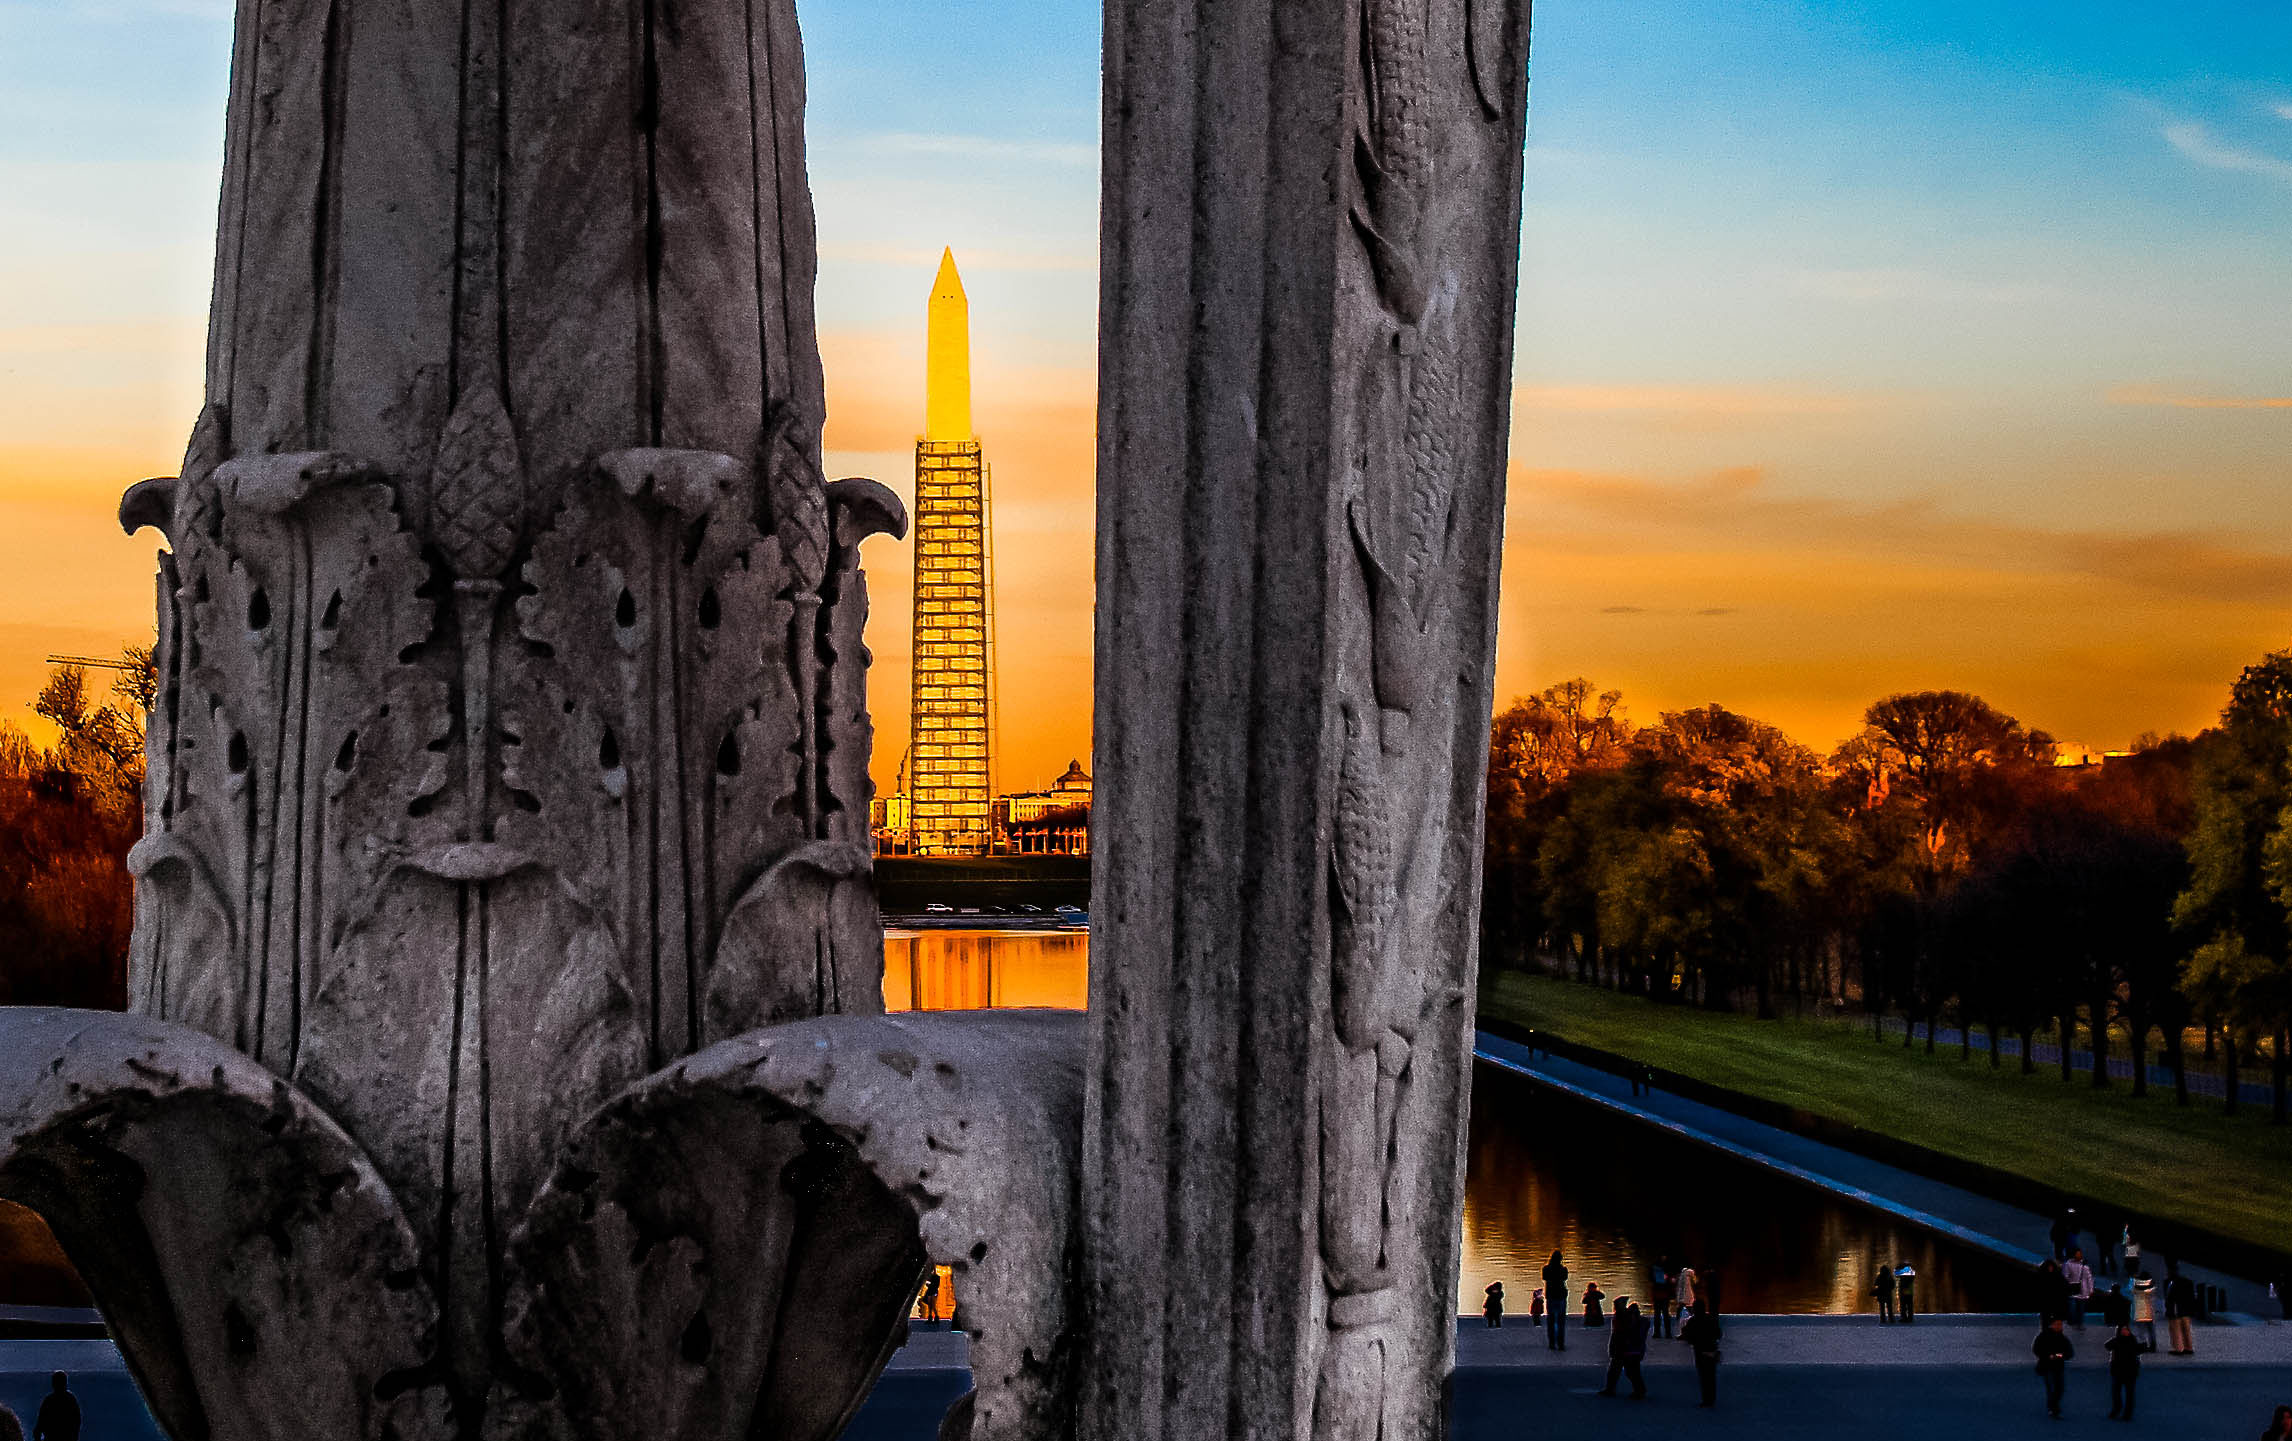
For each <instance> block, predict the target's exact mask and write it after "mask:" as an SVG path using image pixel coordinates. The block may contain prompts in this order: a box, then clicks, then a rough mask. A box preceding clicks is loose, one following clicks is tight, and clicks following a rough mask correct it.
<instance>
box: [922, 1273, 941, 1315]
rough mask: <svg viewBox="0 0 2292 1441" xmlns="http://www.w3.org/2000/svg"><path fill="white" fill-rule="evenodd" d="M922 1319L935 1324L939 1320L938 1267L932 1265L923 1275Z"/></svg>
mask: <svg viewBox="0 0 2292 1441" xmlns="http://www.w3.org/2000/svg"><path fill="white" fill-rule="evenodd" d="M923 1319H924V1320H926V1321H930V1322H933V1323H934V1324H936V1323H937V1322H938V1320H939V1268H938V1267H937V1266H934V1267H932V1268H931V1269H930V1270H929V1271H927V1272H925V1273H924V1276H923Z"/></svg>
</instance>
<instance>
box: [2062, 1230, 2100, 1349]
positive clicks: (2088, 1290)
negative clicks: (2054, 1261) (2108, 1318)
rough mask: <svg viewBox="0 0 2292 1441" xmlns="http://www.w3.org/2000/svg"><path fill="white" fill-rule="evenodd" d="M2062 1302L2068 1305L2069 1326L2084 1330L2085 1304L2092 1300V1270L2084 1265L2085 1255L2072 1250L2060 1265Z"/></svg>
mask: <svg viewBox="0 0 2292 1441" xmlns="http://www.w3.org/2000/svg"><path fill="white" fill-rule="evenodd" d="M2061 1285H2062V1290H2063V1292H2064V1295H2063V1298H2062V1299H2063V1300H2065V1301H2066V1302H2067V1303H2068V1309H2069V1324H2070V1325H2072V1326H2075V1327H2076V1328H2077V1329H2078V1330H2080V1331H2082V1330H2084V1329H2085V1303H2086V1302H2088V1301H2091V1300H2092V1299H2093V1268H2092V1267H2091V1266H2088V1265H2086V1264H2085V1253H2084V1252H2083V1251H2079V1250H2072V1251H2071V1252H2070V1253H2069V1259H2068V1260H2067V1261H2064V1262H2063V1263H2062V1265H2061Z"/></svg>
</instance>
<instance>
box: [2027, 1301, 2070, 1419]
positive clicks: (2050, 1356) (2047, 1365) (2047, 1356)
mask: <svg viewBox="0 0 2292 1441" xmlns="http://www.w3.org/2000/svg"><path fill="white" fill-rule="evenodd" d="M2029 1350H2030V1354H2031V1355H2033V1356H2035V1357H2037V1379H2038V1380H2040V1381H2043V1382H2044V1383H2045V1414H2046V1415H2048V1416H2051V1417H2052V1418H2054V1419H2055V1420H2056V1421H2058V1420H2060V1419H2061V1388H2062V1386H2063V1384H2064V1383H2065V1382H2066V1381H2067V1379H2068V1375H2069V1358H2070V1357H2072V1356H2074V1355H2076V1354H2077V1348H2076V1347H2074V1346H2072V1345H2070V1344H2069V1338H2068V1337H2067V1336H2064V1335H2062V1334H2061V1318H2060V1317H2059V1316H2055V1317H2052V1318H2050V1319H2048V1320H2047V1321H2046V1323H2045V1327H2044V1329H2043V1330H2041V1331H2039V1332H2038V1333H2037V1339H2036V1340H2035V1341H2032V1342H2030V1343H2029Z"/></svg>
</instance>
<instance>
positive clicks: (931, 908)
mask: <svg viewBox="0 0 2292 1441" xmlns="http://www.w3.org/2000/svg"><path fill="white" fill-rule="evenodd" d="M923 914H925V915H927V916H951V915H954V914H955V908H954V907H953V906H951V905H948V904H947V903H946V902H944V901H930V902H927V903H926V904H925V905H924V907H923Z"/></svg>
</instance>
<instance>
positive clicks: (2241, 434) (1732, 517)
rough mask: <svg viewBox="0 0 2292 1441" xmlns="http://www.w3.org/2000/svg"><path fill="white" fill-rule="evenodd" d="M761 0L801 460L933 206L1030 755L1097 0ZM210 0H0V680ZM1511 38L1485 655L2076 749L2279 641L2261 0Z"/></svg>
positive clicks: (1584, 0) (157, 273) (894, 380)
mask: <svg viewBox="0 0 2292 1441" xmlns="http://www.w3.org/2000/svg"><path fill="white" fill-rule="evenodd" d="M802 16H803V21H804V26H805V32H806V42H807V48H808V51H809V54H810V59H811V98H812V110H811V117H810V136H811V145H812V166H813V183H814V188H815V191H816V194H817V197H818V203H819V212H820V226H821V246H822V256H823V259H822V268H821V294H820V307H819V309H820V318H821V326H822V331H823V347H824V349H825V351H826V353H827V356H828V360H829V365H830V392H831V395H830V398H831V412H832V413H831V419H830V430H829V443H830V446H831V450H832V452H833V453H832V455H831V466H832V467H833V468H835V469H837V470H838V471H839V473H844V472H851V471H865V472H869V473H874V474H877V475H880V476H882V477H883V478H885V479H887V480H890V481H893V482H895V483H898V482H904V481H905V479H906V470H907V467H908V465H909V460H908V457H907V454H906V447H907V445H908V443H909V441H910V440H911V438H912V433H913V430H914V427H915V424H916V423H917V421H918V420H919V418H920V410H921V374H922V369H921V354H922V352H921V340H922V317H923V301H924V297H925V295H926V293H927V291H928V288H929V284H930V277H931V272H932V268H933V266H934V264H935V263H936V260H937V256H938V253H939V250H940V247H941V246H943V245H952V246H953V247H954V248H955V251H956V254H957V257H958V259H959V260H960V261H961V262H962V264H963V268H964V275H965V280H966V282H967V285H968V287H969V290H970V294H971V299H972V315H973V324H974V329H975V334H976V343H977V349H978V370H979V377H978V383H979V400H978V411H979V424H980V428H981V431H982V434H983V436H984V438H985V439H986V441H987V443H988V446H989V451H990V455H991V456H992V457H993V458H994V461H995V464H996V485H997V503H998V521H999V524H998V556H999V560H1000V561H1001V565H1002V572H1001V576H1000V580H1001V587H1000V603H1001V610H1000V619H1001V625H1002V630H1003V636H1004V647H1003V656H1004V676H1003V697H1004V707H1005V715H1006V718H1008V717H1010V716H1012V715H1013V714H1014V713H1023V714H1026V715H1028V716H1030V717H1034V718H1036V724H1035V725H1034V726H1033V728H1032V729H1029V730H1026V731H1024V732H1021V731H1019V730H1014V731H1013V732H1012V733H1011V736H1010V739H1011V742H1012V743H1011V745H1010V746H1009V747H1008V748H1007V753H1006V761H1005V766H1004V777H1003V778H1004V780H1005V781H1006V782H1007V783H1009V784H1011V785H1014V786H1015V785H1021V784H1034V783H1036V782H1037V781H1038V780H1044V779H1047V778H1048V776H1049V775H1050V774H1055V772H1056V770H1057V769H1058V768H1059V767H1060V766H1063V764H1064V762H1065V760H1066V758H1067V756H1068V755H1069V754H1081V753H1086V752H1087V749H1088V713H1087V711H1088V688H1087V676H1088V643H1089V609H1088V606H1087V604H1086V603H1085V597H1086V596H1087V590H1088V583H1089V573H1090V535H1089V527H1090V514H1091V500H1090V486H1091V476H1090V434H1089V425H1090V404H1089V399H1090V391H1091V385H1092V363H1093V358H1094V354H1095V314H1094V311H1095V304H1096V277H1095V270H1094V265H1095V248H1096V202H1097V174H1096V164H1095V154H1096V144H1097V129H1098V57H1097V46H1098V28H1099V19H1098V12H1097V10H1096V9H1095V7H1091V6H1081V5H1064V4H1061V5H1040V4H1024V3H1003V4H988V3H972V0H964V3H953V4H924V3H920V0H897V3H854V0H845V3H836V4H806V5H804V6H802ZM228 30H229V15H228V10H227V8H226V7H224V6H222V5H219V4H216V3H213V0H101V3H92V0H91V3H81V0H0V196H4V197H5V198H4V199H0V218H4V219H5V222H6V223H5V224H0V267H4V268H5V273H6V274H7V275H8V276H9V277H10V283H9V284H8V285H7V286H6V287H4V288H0V575H15V576H16V577H17V579H16V580H14V581H12V582H8V583H9V584H10V585H12V587H13V590H14V593H13V594H12V596H11V600H12V601H13V604H12V606H11V607H10V619H9V620H7V621H6V622H0V708H5V709H6V710H7V711H9V712H10V713H15V708H16V707H17V705H18V704H19V702H20V699H21V697H22V696H23V695H28V694H29V689H28V687H29V686H30V684H32V683H33V681H34V680H35V679H36V672H37V667H36V665H27V664H26V663H25V662H24V660H23V656H24V654H27V653H30V652H33V651H35V650H45V649H56V648H68V649H78V648H84V647H88V646H97V645H104V644H112V643H116V640H117V639H118V638H119V637H120V636H122V635H125V634H130V633H132V632H133V630H134V629H135V628H136V627H138V626H140V625H142V624H143V623H144V621H145V617H146V615H147V612H148V608H149V594H150V592H149V589H148V575H149V551H150V544H149V541H148V540H146V541H142V542H127V541H121V540H117V539H114V538H112V537H111V536H110V535H109V534H107V533H106V532H105V530H104V527H103V524H102V517H103V515H104V513H105V512H106V511H108V509H109V507H110V505H111V504H112V502H113V499H114V498H115V496H116V493H117V490H118V488H119V486H120V485H121V484H122V483H123V482H124V481H126V480H131V479H134V478H136V477H137V476H139V475H142V474H147V473H154V472H160V471H164V470H167V469H169V468H171V467H172V465H173V462H174V457H175V456H176V455H177V454H178V453H179V450H180V446H181V442H182V437H183V435H184V433H185V432H186V431H187V429H188V426H189V422H190V418H191V413H192V410H193V409H194V408H195V401H196V395H197V388H198V369H197V368H198V364H199V353H200V340H199V335H200V329H201V326H202V325H203V315H204V306H205V299H206V287H207V269H208V266H209V264H210V262H211V249H210V247H211V245H212V235H213V224H214V193H215V184H216V170H217V167H218V166H219V163H220V135H221V119H222V106H223V98H224V93H225V84H226V75H225V67H226V65H227V63H228V52H229V34H228ZM1532 72H1533V77H1534V85H1533V102H1532V127H1531V138H1530V145H1529V163H1528V168H1527V176H1528V179H1527V195H1526V219H1525V222H1524V227H1523V240H1522V258H1523V284H1522V289H1521V294H1520V296H1519V298H1518V307H1519V310H1518V313H1519V319H1520V341H1519V362H1518V370H1517V373H1518V378H1519V382H1520V393H1519V396H1518V400H1517V404H1516V412H1515V424H1514V434H1513V471H1512V494H1511V515H1510V525H1509V528H1508V545H1507V577H1506V587H1505V608H1504V624H1503V635H1502V661H1501V667H1500V677H1499V686H1500V690H1501V691H1503V692H1507V693H1509V692H1513V691H1518V690H1524V689H1528V688H1531V687H1535V686H1541V685H1544V684H1548V683H1550V682H1551V681H1553V680H1556V679H1559V678H1561V677H1563V676H1565V675H1568V674H1572V673H1576V672H1587V673H1590V674H1592V675H1593V676H1595V678H1598V679H1600V680H1602V681H1603V682H1604V683H1609V684H1616V685H1620V686H1622V687H1623V688H1624V689H1625V690H1626V692H1627V695H1628V696H1629V697H1630V700H1631V702H1632V705H1633V709H1634V711H1635V712H1636V713H1638V714H1639V715H1641V716H1642V717H1643V718H1651V717H1652V714H1653V713H1654V712H1655V711H1656V710H1658V709H1668V708H1673V707H1677V706H1685V705H1694V704H1700V703H1702V702H1705V701H1712V700H1716V701H1720V702H1723V703H1727V704H1731V705H1735V706H1738V707H1739V708H1742V709H1746V710H1749V711H1752V712H1753V713H1756V714H1761V715H1765V716H1767V717H1768V718H1770V719H1773V720H1776V721H1778V722H1780V723H1782V724H1784V725H1786V726H1788V727H1790V728H1791V729H1793V730H1794V731H1797V732H1799V733H1801V734H1803V735H1804V736H1806V738H1808V739H1809V740H1811V741H1815V742H1817V743H1828V742H1830V741H1833V740H1836V739H1838V738H1839V737H1840V736H1842V735H1844V734H1845V733H1846V732H1847V731H1849V730H1851V728H1852V727H1853V725H1854V723H1855V716H1856V715H1857V713H1858V712H1859V710H1860V707H1861V706H1862V704H1863V703H1864V702H1866V701H1867V700H1869V699H1870V698H1872V697H1873V696H1875V695H1878V694H1880V693H1883V692H1884V691H1886V690H1891V689H1899V688H1906V687H1910V686H1917V685H1929V684H1954V685H1965V686H1970V687H1973V688H1976V689H1980V690H1982V691H1983V692H1984V693H1985V694H1988V695H1990V696H1991V698H1993V699H1995V700H1997V701H1998V702H1999V703H2001V704H2003V705H2006V706H2007V707H2008V708H2009V709H2013V710H2015V711H2016V712H2017V713H2019V714H2021V715H2022V716H2023V717H2024V718H2025V719H2027V720H2029V721H2030V722H2031V723H2033V724H2037V725H2040V726H2044V727H2046V728H2047V729H2050V730H2053V731H2056V732H2058V733H2065V734H2068V735H2071V736H2075V737H2077V738H2080V739H2085V740H2089V741H2091V742H2093V743H2096V744H2116V743H2121V742H2122V741H2123V740H2125V739H2126V738H2128V737H2129V736H2131V735H2132V734H2133V733H2135V732H2137V731H2140V730H2144V729H2152V728H2154V729H2173V728H2180V729H2187V728H2190V727H2193V726H2196V725H2200V724H2202V723H2203V722H2204V721H2205V720H2206V718H2207V717H2208V716H2209V714H2210V712H2211V711H2212V710H2213V709H2214V708H2216V707H2217V705H2218V703H2219V700H2220V698H2221V693H2222V690H2223V688H2224V687H2225V684H2226V681H2227V679H2228V678H2229V676H2230V675H2232V674H2233V672H2234V669H2235V667H2236V666H2237V665H2239V664H2241V663H2243V662H2244V661H2245V660H2248V659H2250V658H2252V657H2253V656H2255V655H2257V654H2258V653H2259V652H2260V651H2261V650H2264V649H2267V648H2271V647H2274V646H2278V645H2282V644H2285V643H2287V640H2288V639H2292V636H2288V635H2287V631H2288V630H2292V624H2288V623H2292V405H2287V404H2285V403H2283V402H2284V401H2286V400H2287V398H2292V6H2288V5H2284V4H2278V3H2269V4H2262V3H2257V0H2255V3H2244V4H2229V3H2176V4H2172V5H2154V4H2144V5H2133V4H2119V3H2089V4H2082V5H2070V4H2054V3H2027V0H2017V3H2012V4H1995V3H1992V4H1970V3H1954V0H1938V3H1919V4H1910V3H1864V4H1835V3H1834V4H1822V5H1812V4H1787V3H1771V0H1769V3H1761V0H1697V3H1686V0H1596V3H1594V0H1575V3H1565V0H1545V3H1544V4H1542V5H1540V6H1539V7H1538V13H1537V16H1536V26H1535V40H1534V62H1533V66H1532ZM2272 402H2274V403H2272ZM58 553H65V554H69V555H70V556H71V557H72V559H73V562H74V563H73V564H72V565H71V566H70V567H68V568H59V567H57V566H56V565H55V564H54V563H53V559H52V557H53V556H55V555H56V554H58ZM874 565H875V568H876V571H877V574H878V585H877V595H878V621H877V623H876V625H875V627H874V629H875V632H876V634H875V636H874V644H875V650H876V654H877V657H878V663H879V671H878V674H879V686H878V711H879V714H880V715H881V716H882V717H883V718H884V720H885V722H886V725H885V731H886V736H885V745H886V749H890V748H892V747H894V746H896V744H897V740H898V734H897V733H898V730H899V726H898V724H897V719H898V712H899V711H900V710H901V709H902V708H903V706H904V689H905V688H904V684H903V682H904V667H905V659H906V656H905V645H906V640H905V626H904V616H903V615H902V614H901V610H902V608H903V607H904V604H905V594H906V593H905V588H904V586H905V580H904V565H905V556H904V554H902V553H900V552H898V551H896V550H889V549H887V550H886V552H885V553H884V554H882V555H881V556H879V557H878V558H877V559H876V560H875V561H874ZM35 660H36V657H35ZM895 756H896V753H894V758H895ZM1037 772H1042V774H1041V775H1040V776H1038V775H1037V774H1036V773H1037Z"/></svg>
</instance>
